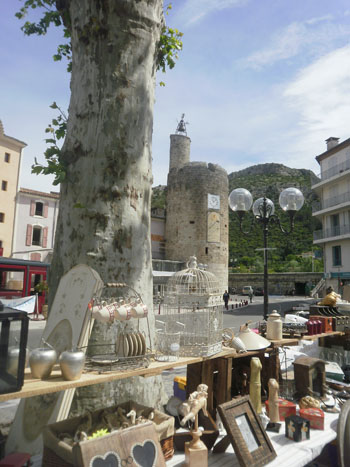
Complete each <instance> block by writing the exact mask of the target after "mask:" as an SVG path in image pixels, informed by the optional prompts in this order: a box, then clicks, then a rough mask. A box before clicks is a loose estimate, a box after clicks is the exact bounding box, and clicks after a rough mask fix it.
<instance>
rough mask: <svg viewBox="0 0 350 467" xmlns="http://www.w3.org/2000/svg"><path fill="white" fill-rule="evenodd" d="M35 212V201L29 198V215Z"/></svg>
mask: <svg viewBox="0 0 350 467" xmlns="http://www.w3.org/2000/svg"><path fill="white" fill-rule="evenodd" d="M34 214H35V201H33V200H31V202H30V215H31V216H34Z"/></svg>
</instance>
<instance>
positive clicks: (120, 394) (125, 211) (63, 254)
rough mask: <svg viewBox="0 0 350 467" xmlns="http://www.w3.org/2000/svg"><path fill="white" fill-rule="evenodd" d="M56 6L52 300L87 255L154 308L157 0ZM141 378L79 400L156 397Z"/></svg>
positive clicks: (106, 334)
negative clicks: (58, 150)
mask: <svg viewBox="0 0 350 467" xmlns="http://www.w3.org/2000/svg"><path fill="white" fill-rule="evenodd" d="M57 5H58V8H60V11H61V12H62V13H64V12H65V11H67V10H68V11H69V16H70V21H71V41H72V56H73V67H72V79H71V100H70V106H69V118H68V124H67V135H66V139H65V142H64V145H63V148H62V157H63V159H64V161H65V162H66V164H67V176H66V181H65V182H64V183H62V185H61V195H60V212H59V218H58V225H57V230H56V243H55V249H54V257H53V261H52V267H51V271H50V292H52V293H51V294H50V300H52V299H53V295H54V293H53V292H54V291H55V289H56V287H57V284H58V281H59V279H60V277H61V276H62V275H63V274H64V273H66V272H67V271H68V270H69V269H70V268H71V267H73V266H74V265H76V264H79V263H84V264H88V265H89V266H91V267H92V268H94V269H95V270H96V271H97V272H98V273H99V274H100V276H101V278H102V280H103V281H104V282H105V283H106V282H125V283H126V284H128V285H130V286H131V287H132V288H134V289H135V290H136V291H137V292H139V293H140V294H141V296H142V298H143V301H144V302H145V303H146V304H147V305H148V307H149V309H150V310H152V261H151V241H150V200H151V186H152V171H151V142H152V126H153V104H154V87H155V73H156V61H155V60H156V48H157V43H158V40H159V36H160V32H161V27H162V24H163V23H162V22H163V1H162V0H138V1H136V0H135V1H134V0H61V1H59V2H57ZM135 321H136V320H135ZM142 321H145V320H142ZM150 327H151V330H152V329H153V328H154V317H153V313H151V316H150ZM115 333H116V328H115V327H114V326H109V325H105V324H100V323H95V326H94V329H93V333H92V341H94V342H112V341H113V339H114V338H115ZM146 381H147V384H144V379H143V378H133V379H130V380H124V381H121V382H119V383H118V384H117V385H115V384H112V383H111V384H109V385H104V387H103V388H101V386H93V387H90V388H83V389H81V390H80V395H79V397H78V401H79V400H80V401H81V400H83V399H84V402H81V404H80V403H79V404H78V408H79V406H80V405H83V406H85V407H86V405H88V406H89V405H90V406H91V407H94V408H95V407H97V406H102V405H106V404H110V403H114V401H118V402H121V400H122V399H123V400H126V399H128V398H130V397H133V398H135V397H136V394H137V398H138V399H139V400H141V401H143V402H145V403H149V404H151V403H156V402H157V400H156V399H157V398H158V399H159V397H160V393H161V388H162V385H161V381H160V379H157V378H156V379H155V380H154V381H152V384H149V383H150V380H149V379H148V380H146ZM97 396H98V397H97Z"/></svg>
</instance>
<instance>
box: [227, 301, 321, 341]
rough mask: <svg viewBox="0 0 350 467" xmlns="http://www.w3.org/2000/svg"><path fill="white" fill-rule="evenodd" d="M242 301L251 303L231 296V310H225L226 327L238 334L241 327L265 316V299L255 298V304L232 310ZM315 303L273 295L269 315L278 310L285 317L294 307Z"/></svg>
mask: <svg viewBox="0 0 350 467" xmlns="http://www.w3.org/2000/svg"><path fill="white" fill-rule="evenodd" d="M241 300H248V302H249V298H248V297H242V296H241V295H231V297H230V302H229V310H228V311H226V310H224V327H225V328H233V329H234V331H235V332H236V333H238V332H239V327H240V326H241V325H242V324H244V323H246V322H247V321H252V323H256V322H258V321H261V320H262V319H263V314H264V305H263V303H264V297H254V298H253V303H249V304H248V305H247V306H244V307H242V308H234V309H232V304H233V305H234V304H235V303H237V302H238V303H239V302H240V301H241ZM315 301H316V300H315V299H313V298H307V297H295V296H294V297H291V296H283V295H281V296H280V295H271V296H269V313H271V311H272V310H277V311H278V313H280V314H281V316H284V314H285V313H286V312H288V311H289V310H291V308H292V307H293V306H298V305H301V304H306V305H309V304H312V303H314V302H315Z"/></svg>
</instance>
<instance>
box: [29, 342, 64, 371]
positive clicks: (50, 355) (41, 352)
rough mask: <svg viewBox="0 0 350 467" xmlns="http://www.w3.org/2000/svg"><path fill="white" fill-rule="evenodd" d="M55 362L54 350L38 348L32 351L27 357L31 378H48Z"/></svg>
mask: <svg viewBox="0 0 350 467" xmlns="http://www.w3.org/2000/svg"><path fill="white" fill-rule="evenodd" d="M56 361H57V353H56V350H55V349H54V348H48V347H40V348H38V349H34V350H32V351H31V353H30V357H29V366H30V369H31V372H32V376H33V378H39V379H46V378H48V377H49V376H50V374H51V371H52V368H53V366H54V364H55V363H56Z"/></svg>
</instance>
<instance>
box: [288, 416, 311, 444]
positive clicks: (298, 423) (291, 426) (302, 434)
mask: <svg viewBox="0 0 350 467" xmlns="http://www.w3.org/2000/svg"><path fill="white" fill-rule="evenodd" d="M285 422H286V437H287V438H289V439H291V440H293V441H305V440H307V439H310V421H309V420H307V419H306V418H302V417H299V415H291V416H290V417H287V418H286V420H285Z"/></svg>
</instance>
